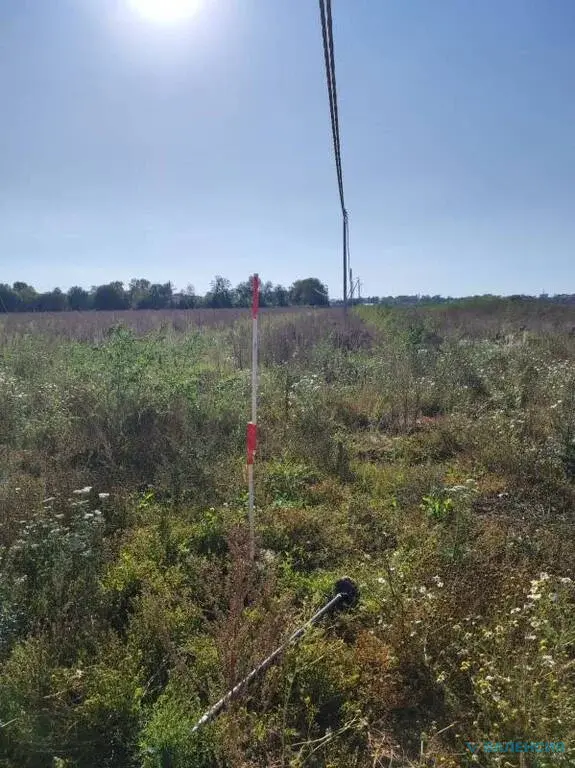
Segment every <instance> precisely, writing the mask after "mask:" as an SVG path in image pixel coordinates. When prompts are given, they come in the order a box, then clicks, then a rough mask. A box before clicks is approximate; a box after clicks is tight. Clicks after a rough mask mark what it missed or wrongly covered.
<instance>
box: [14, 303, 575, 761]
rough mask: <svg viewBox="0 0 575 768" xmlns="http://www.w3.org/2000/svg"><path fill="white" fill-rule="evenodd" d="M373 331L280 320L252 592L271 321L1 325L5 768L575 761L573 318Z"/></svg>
mask: <svg viewBox="0 0 575 768" xmlns="http://www.w3.org/2000/svg"><path fill="white" fill-rule="evenodd" d="M506 306H507V305H506ZM562 309H563V310H564V313H565V312H568V311H569V310H568V308H562ZM358 313H360V314H354V315H353V316H352V317H351V318H350V323H349V326H348V327H344V325H343V322H342V320H341V317H338V316H337V314H334V311H329V310H326V311H325V312H323V313H322V312H315V313H313V312H301V313H294V312H292V313H287V314H285V315H277V314H269V315H263V316H262V339H261V387H260V411H259V414H260V424H261V428H260V429H261V435H260V445H259V451H258V457H257V465H256V477H257V481H256V483H257V489H256V491H257V524H258V544H259V551H260V567H258V569H256V570H253V569H252V568H251V567H250V565H249V563H248V560H247V541H246V525H245V519H246V496H247V494H246V481H245V469H244V436H245V424H246V421H247V420H248V418H249V391H250V390H249V386H250V373H249V361H250V323H249V320H248V319H247V318H244V319H240V320H237V321H236V322H234V323H233V324H230V325H226V324H225V322H223V323H222V324H220V325H219V326H218V327H215V328H214V327H201V328H200V327H198V328H195V329H194V328H190V327H188V328H186V329H185V330H183V331H178V330H177V329H175V328H174V327H173V325H172V324H169V325H162V326H160V327H157V328H155V329H152V330H149V331H147V332H146V333H137V332H136V331H135V330H133V329H131V328H128V327H123V326H116V327H113V328H110V329H108V330H107V331H106V332H103V331H102V328H101V327H98V330H97V332H94V334H93V337H90V336H89V332H88V331H89V329H87V328H86V327H84V326H82V323H81V318H82V317H83V316H82V315H81V316H79V318H78V321H77V322H78V332H77V333H76V334H75V333H74V328H73V326H72V323H73V322H74V321H73V318H72V316H69V317H70V326H69V327H68V328H67V329H65V331H64V330H62V329H61V330H60V331H56V330H54V328H52V327H51V326H50V325H49V324H48V323H47V324H46V326H45V327H43V326H42V323H41V322H39V323H38V324H37V325H36V326H35V328H34V331H33V332H32V331H31V330H30V329H29V328H23V329H22V330H21V331H18V332H17V331H15V330H14V329H13V328H12V329H10V327H9V325H8V322H7V320H6V324H5V325H3V324H2V323H3V322H4V321H0V765H1V766H3V768H4V767H5V768H56V766H58V767H59V768H90V767H92V766H93V768H106V767H108V768H126V767H128V768H129V766H133V767H134V768H135V767H136V766H138V767H143V768H164V767H165V766H172V767H173V768H180V767H181V768H183V767H184V766H185V767H186V768H189V767H190V768H203V767H206V768H207V767H208V766H221V767H223V766H230V767H232V766H233V767H234V768H242V767H243V768H248V766H250V767H255V766H262V768H263V766H267V767H268V768H270V767H271V768H273V767H274V766H277V767H278V768H279V767H280V766H282V767H287V766H290V767H291V768H303V767H304V766H305V767H306V768H320V766H330V767H331V768H349V767H353V766H357V767H358V768H360V767H361V768H363V767H364V766H365V768H367V767H368V766H392V765H393V766H394V767H395V768H408V766H409V767H410V768H413V767H415V766H417V767H418V768H422V767H423V766H429V765H437V766H445V767H446V768H459V767H460V766H463V767H465V766H472V765H500V766H538V767H539V768H551V766H557V765H564V766H567V765H572V764H573V762H574V757H573V755H574V752H573V750H574V749H575V746H574V745H575V685H574V683H575V666H574V658H575V611H574V610H573V607H574V605H573V604H574V598H575V583H574V581H573V580H574V579H575V573H574V570H575V548H574V547H573V526H574V524H575V514H574V513H575V337H574V336H573V333H572V331H571V328H572V327H573V325H575V323H573V318H572V317H571V318H570V317H568V316H567V315H566V314H563V315H562V319H561V327H559V326H558V325H557V324H555V325H554V326H553V327H551V328H550V327H549V325H548V322H547V321H548V318H547V319H546V318H545V317H542V316H540V315H536V314H535V313H531V314H529V315H528V317H527V319H525V315H524V311H523V309H521V308H520V309H517V308H513V307H512V308H511V309H509V307H507V308H506V309H505V311H500V312H498V314H497V315H496V316H494V315H490V316H488V317H486V316H485V315H483V314H482V313H481V312H478V311H476V308H473V307H467V308H465V307H463V308H462V307H458V308H456V310H454V309H449V308H446V307H429V308H426V307H420V308H417V309H409V310H402V309H399V308H397V309H390V308H384V307H381V308H380V307H368V308H362V309H361V310H358ZM514 313H515V314H514ZM102 316H103V315H102ZM554 317H555V316H554ZM519 328H521V330H520V331H519ZM75 337H76V338H75ZM342 575H349V576H351V577H352V578H354V579H355V580H356V581H357V582H358V583H359V585H360V588H361V595H362V598H361V602H360V604H359V606H358V607H356V608H355V609H354V610H353V611H351V612H349V613H346V614H340V615H337V616H333V617H331V618H330V619H328V620H326V621H324V623H323V624H321V625H320V626H318V627H316V628H315V629H314V630H313V631H312V632H311V633H310V634H309V635H308V636H306V638H305V639H304V640H303V641H302V642H301V643H300V644H299V645H297V646H295V647H293V648H292V649H291V650H290V651H289V653H288V654H287V655H286V656H285V657H284V659H283V660H282V662H281V663H279V664H276V665H275V666H274V667H272V668H270V669H269V670H268V672H267V673H266V675H265V676H264V677H262V678H261V679H260V680H258V681H256V682H254V683H253V685H252V686H251V687H250V688H249V689H248V691H247V692H246V693H245V695H244V696H242V697H241V698H239V699H238V700H237V701H236V702H235V703H234V704H233V705H232V706H231V707H230V708H229V709H228V710H227V711H226V712H225V713H223V714H222V715H221V716H220V717H219V718H218V719H217V720H216V721H215V722H214V723H213V724H212V725H210V726H208V727H206V728H205V729H204V730H203V731H202V732H201V733H200V734H199V735H197V736H192V735H191V734H190V729H191V726H192V725H193V723H194V721H195V719H196V718H197V717H199V716H200V715H201V714H202V712H203V711H204V710H205V709H206V708H207V707H208V706H209V705H210V704H212V703H213V702H214V701H215V700H217V699H218V698H219V696H220V695H222V694H223V693H224V692H225V691H226V690H227V689H228V688H230V687H231V686H232V685H233V684H234V683H235V682H237V681H238V679H240V678H241V677H242V676H243V675H244V674H246V673H247V672H248V671H249V670H250V669H251V668H252V667H253V666H255V665H256V664H257V663H258V662H259V661H260V660H262V659H263V658H264V657H265V656H266V655H267V654H268V653H269V652H270V651H271V650H273V649H274V648H275V647H276V646H277V645H278V644H279V643H280V642H281V641H282V640H283V639H284V638H285V637H286V636H287V635H288V634H289V633H290V632H291V631H293V629H294V628H295V627H297V626H299V625H300V623H302V622H303V621H304V620H305V619H306V618H307V617H309V616H310V615H311V613H313V612H314V610H315V609H317V608H318V607H320V606H321V605H322V604H323V602H324V601H325V599H326V597H327V596H329V593H330V590H331V588H332V585H333V583H334V581H335V579H336V578H338V577H340V576H342ZM514 740H524V741H535V742H540V741H549V742H551V741H555V742H557V741H563V742H564V743H565V745H566V750H567V751H566V753H565V754H556V755H552V754H547V755H546V754H525V755H519V754H505V755H484V754H482V753H481V754H478V755H477V757H476V759H475V760H474V759H473V758H472V755H471V753H470V752H469V751H468V750H466V747H465V742H475V743H477V742H482V741H494V742H497V741H514ZM497 761H499V762H497Z"/></svg>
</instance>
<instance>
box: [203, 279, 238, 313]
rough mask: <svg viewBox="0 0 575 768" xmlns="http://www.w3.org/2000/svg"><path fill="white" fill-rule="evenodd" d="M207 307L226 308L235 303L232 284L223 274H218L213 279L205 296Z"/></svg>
mask: <svg viewBox="0 0 575 768" xmlns="http://www.w3.org/2000/svg"><path fill="white" fill-rule="evenodd" d="M205 303H206V307H210V308H211V309H225V308H228V307H231V306H232V305H233V291H232V284H231V283H230V281H229V280H226V278H225V277H222V276H221V275H216V276H215V278H214V279H213V280H212V283H211V288H210V291H208V293H207V294H206V298H205Z"/></svg>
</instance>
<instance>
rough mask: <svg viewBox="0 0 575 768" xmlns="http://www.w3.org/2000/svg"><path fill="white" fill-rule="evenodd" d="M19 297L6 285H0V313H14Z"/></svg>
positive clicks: (18, 303)
mask: <svg viewBox="0 0 575 768" xmlns="http://www.w3.org/2000/svg"><path fill="white" fill-rule="evenodd" d="M19 305H20V297H19V296H18V294H17V293H16V291H14V290H13V289H12V288H10V286H9V285H8V284H7V283H0V312H16V311H17V310H18V307H19Z"/></svg>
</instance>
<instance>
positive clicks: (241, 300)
mask: <svg viewBox="0 0 575 768" xmlns="http://www.w3.org/2000/svg"><path fill="white" fill-rule="evenodd" d="M251 303H252V282H251V280H245V281H244V282H243V283H238V284H237V285H236V287H235V288H234V292H233V304H234V307H249V306H251Z"/></svg>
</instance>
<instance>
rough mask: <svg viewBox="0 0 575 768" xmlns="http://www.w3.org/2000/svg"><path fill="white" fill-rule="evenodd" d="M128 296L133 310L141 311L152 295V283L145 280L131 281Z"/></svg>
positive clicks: (134, 279) (135, 279)
mask: <svg viewBox="0 0 575 768" xmlns="http://www.w3.org/2000/svg"><path fill="white" fill-rule="evenodd" d="M128 294H129V297H130V306H131V307H132V308H133V309H139V308H140V305H141V303H142V302H143V301H145V300H146V299H147V298H148V296H149V294H150V281H149V280H144V278H141V277H140V278H133V279H132V280H130V284H129V286H128Z"/></svg>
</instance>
